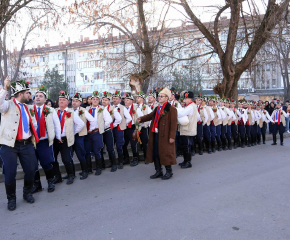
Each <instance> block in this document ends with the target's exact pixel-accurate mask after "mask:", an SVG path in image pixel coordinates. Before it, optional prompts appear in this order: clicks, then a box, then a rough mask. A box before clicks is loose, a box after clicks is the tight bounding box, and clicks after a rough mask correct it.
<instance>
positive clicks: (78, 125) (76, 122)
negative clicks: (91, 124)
mask: <svg viewBox="0 0 290 240" xmlns="http://www.w3.org/2000/svg"><path fill="white" fill-rule="evenodd" d="M64 111H66V112H70V111H68V107H66V108H65V109H64ZM62 117H63V113H62ZM73 120H74V129H75V134H77V133H79V132H80V131H82V129H83V127H84V126H85V123H84V122H83V120H82V119H80V117H79V115H77V114H74V119H73ZM61 136H62V137H65V136H66V134H65V125H64V126H63V129H62V134H61Z"/></svg>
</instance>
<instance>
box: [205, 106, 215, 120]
mask: <svg viewBox="0 0 290 240" xmlns="http://www.w3.org/2000/svg"><path fill="white" fill-rule="evenodd" d="M203 107H204V108H206V109H208V110H209V115H210V121H212V120H213V119H214V113H213V110H212V108H211V107H209V106H206V105H204V106H203Z"/></svg>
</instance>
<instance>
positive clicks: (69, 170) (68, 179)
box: [65, 164, 75, 185]
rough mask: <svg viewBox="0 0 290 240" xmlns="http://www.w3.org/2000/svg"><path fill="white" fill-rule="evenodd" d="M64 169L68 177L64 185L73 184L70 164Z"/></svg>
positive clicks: (72, 172)
mask: <svg viewBox="0 0 290 240" xmlns="http://www.w3.org/2000/svg"><path fill="white" fill-rule="evenodd" d="M65 169H66V172H67V175H68V178H67V181H66V184H67V185H70V184H73V182H74V178H75V176H74V171H73V166H72V164H71V165H67V166H65Z"/></svg>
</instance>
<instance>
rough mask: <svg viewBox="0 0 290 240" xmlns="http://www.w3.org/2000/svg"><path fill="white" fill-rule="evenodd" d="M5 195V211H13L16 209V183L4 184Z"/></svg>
mask: <svg viewBox="0 0 290 240" xmlns="http://www.w3.org/2000/svg"><path fill="white" fill-rule="evenodd" d="M5 189H6V195H7V200H8V203H7V209H8V210H9V211H14V210H15V209H16V182H14V183H11V184H5Z"/></svg>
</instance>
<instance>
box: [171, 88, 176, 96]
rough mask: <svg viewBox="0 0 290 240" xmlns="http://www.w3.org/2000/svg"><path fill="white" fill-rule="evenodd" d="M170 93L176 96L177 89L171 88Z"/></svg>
mask: <svg viewBox="0 0 290 240" xmlns="http://www.w3.org/2000/svg"><path fill="white" fill-rule="evenodd" d="M170 92H171V94H173V95H175V93H176V89H175V87H172V88H170Z"/></svg>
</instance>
